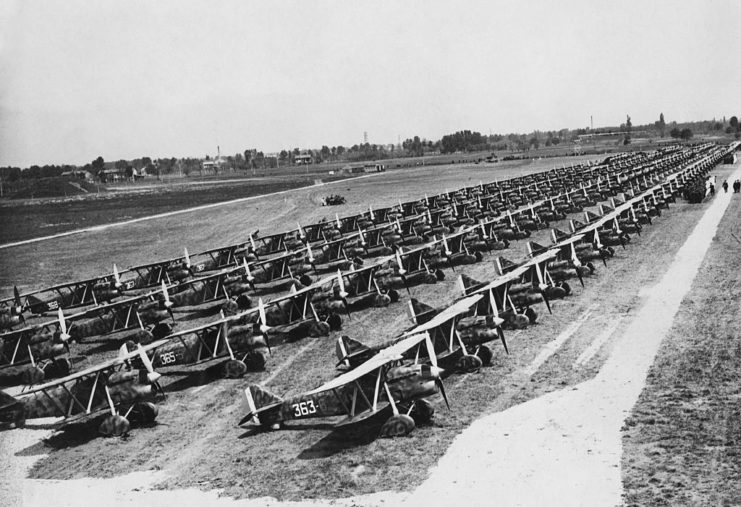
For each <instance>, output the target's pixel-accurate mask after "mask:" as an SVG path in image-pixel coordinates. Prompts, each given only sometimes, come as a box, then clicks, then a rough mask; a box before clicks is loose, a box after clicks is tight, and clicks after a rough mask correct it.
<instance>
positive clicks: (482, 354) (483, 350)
mask: <svg viewBox="0 0 741 507" xmlns="http://www.w3.org/2000/svg"><path fill="white" fill-rule="evenodd" d="M475 355H476V357H478V358H479V359H480V360H481V364H482V366H488V365H490V364H491V358H492V356H493V355H494V354H492V352H491V349H490V348H489V347H487V346H486V345H479V347H478V348H477V349H476V352H475Z"/></svg>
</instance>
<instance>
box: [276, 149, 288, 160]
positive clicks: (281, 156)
mask: <svg viewBox="0 0 741 507" xmlns="http://www.w3.org/2000/svg"><path fill="white" fill-rule="evenodd" d="M278 160H280V161H281V162H285V161H286V160H288V152H287V151H286V150H280V153H279V154H278Z"/></svg>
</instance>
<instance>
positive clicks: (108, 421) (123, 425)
mask: <svg viewBox="0 0 741 507" xmlns="http://www.w3.org/2000/svg"><path fill="white" fill-rule="evenodd" d="M130 428H131V424H130V423H129V420H128V419H126V418H125V417H124V416H122V415H118V414H116V415H109V416H107V417H106V418H105V419H103V422H102V423H100V426H99V427H98V433H100V434H101V435H103V436H104V437H121V436H123V435H125V434H127V433H128V432H129V429H130Z"/></svg>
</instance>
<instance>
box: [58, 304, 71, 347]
mask: <svg viewBox="0 0 741 507" xmlns="http://www.w3.org/2000/svg"><path fill="white" fill-rule="evenodd" d="M57 315H59V340H60V341H61V342H62V343H67V342H68V341H69V340H70V338H72V337H71V336H70V334H69V333H68V330H67V322H66V321H65V320H64V313H63V312H62V309H61V308H59V309H57Z"/></svg>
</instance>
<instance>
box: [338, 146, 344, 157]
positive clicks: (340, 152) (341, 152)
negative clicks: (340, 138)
mask: <svg viewBox="0 0 741 507" xmlns="http://www.w3.org/2000/svg"><path fill="white" fill-rule="evenodd" d="M343 153H345V147H344V146H337V156H338V157H341V156H342V154H343Z"/></svg>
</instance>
